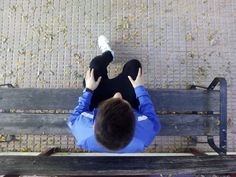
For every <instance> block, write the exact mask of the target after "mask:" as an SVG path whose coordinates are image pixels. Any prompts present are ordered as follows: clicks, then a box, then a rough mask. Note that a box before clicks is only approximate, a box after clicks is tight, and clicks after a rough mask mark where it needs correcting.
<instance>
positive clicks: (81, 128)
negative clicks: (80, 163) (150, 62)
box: [67, 35, 161, 153]
mask: <svg viewBox="0 0 236 177" xmlns="http://www.w3.org/2000/svg"><path fill="white" fill-rule="evenodd" d="M108 42H109V41H108V40H107V38H106V37H105V36H103V35H101V36H99V38H98V45H99V48H100V49H101V51H102V55H99V56H96V57H95V58H94V59H93V60H92V61H91V62H90V67H89V70H88V71H87V73H86V76H85V79H84V80H83V85H84V88H85V89H84V91H83V95H82V96H80V97H79V101H78V105H77V106H76V107H75V109H74V111H73V113H72V114H71V116H70V117H69V120H68V123H67V124H68V126H69V128H70V130H71V132H72V134H73V135H74V137H75V138H76V141H77V145H78V146H79V147H81V148H83V149H85V150H88V151H93V152H115V153H126V152H143V151H144V149H145V148H146V147H148V146H149V145H150V144H151V142H152V141H153V139H154V138H155V136H156V135H157V134H158V133H159V131H160V127H161V125H160V120H159V117H158V116H157V115H156V113H155V109H154V106H153V103H152V101H151V99H150V97H149V94H148V92H147V91H146V90H145V88H144V85H143V84H144V83H143V74H142V69H141V68H142V66H141V63H140V62H139V61H138V60H136V59H132V60H130V61H128V62H127V63H126V64H125V65H124V67H123V71H122V72H121V73H120V74H119V75H118V76H117V77H115V78H112V79H109V78H108V75H107V66H108V65H109V63H111V62H112V61H113V57H114V52H113V51H112V50H111V48H110V46H109V45H108Z"/></svg>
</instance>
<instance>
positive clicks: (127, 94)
mask: <svg viewBox="0 0 236 177" xmlns="http://www.w3.org/2000/svg"><path fill="white" fill-rule="evenodd" d="M139 68H142V65H141V63H140V62H139V61H138V60H136V59H132V60H130V61H128V62H127V63H126V64H125V65H124V67H123V71H122V73H121V74H120V75H119V76H117V78H115V79H114V81H113V83H114V84H115V85H116V86H117V88H119V89H118V90H116V91H119V92H120V93H121V94H122V97H123V99H125V100H127V101H128V102H129V103H130V104H131V106H132V107H133V108H135V109H138V106H139V101H138V99H136V94H135V91H134V88H133V86H132V84H131V83H130V81H129V79H128V76H131V77H132V78H133V80H135V79H136V77H137V74H138V69H139Z"/></svg>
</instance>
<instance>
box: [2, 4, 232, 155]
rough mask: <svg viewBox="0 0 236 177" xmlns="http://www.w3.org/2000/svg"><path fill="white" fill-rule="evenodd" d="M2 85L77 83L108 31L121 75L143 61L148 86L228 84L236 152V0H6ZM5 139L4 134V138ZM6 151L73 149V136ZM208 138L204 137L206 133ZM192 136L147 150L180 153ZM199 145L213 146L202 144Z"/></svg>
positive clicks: (114, 70) (114, 69)
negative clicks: (216, 80)
mask: <svg viewBox="0 0 236 177" xmlns="http://www.w3.org/2000/svg"><path fill="white" fill-rule="evenodd" d="M0 22H1V23H0V83H12V84H13V85H16V86H18V87H21V88H26V87H32V88H36V87H37V88H48V87H51V88H79V87H82V77H83V74H84V72H85V71H86V70H87V68H88V64H89V61H90V60H91V59H92V58H93V57H94V56H96V55H98V54H100V51H99V49H98V46H97V37H98V36H99V35H100V34H104V35H106V36H107V37H108V38H109V40H110V41H111V46H112V48H113V50H114V51H115V61H114V63H112V64H111V65H110V66H109V75H110V77H114V76H116V75H117V74H118V73H119V72H120V71H121V68H122V66H123V64H124V63H125V62H126V61H128V60H129V59H132V58H136V59H139V60H140V61H141V62H142V64H143V68H144V78H145V80H146V87H149V88H186V87H187V86H188V85H191V84H193V83H195V84H200V85H205V86H207V85H209V83H210V82H211V81H212V80H213V79H214V77H225V78H226V79H227V82H228V126H229V128H228V150H229V151H236V135H235V134H236V123H235V122H236V85H235V83H236V70H235V68H236V60H235V59H236V1H234V0H165V1H164V0H1V2H0ZM4 138H5V137H3V136H2V139H4ZM17 139H19V141H15V142H11V143H0V151H41V150H44V149H45V148H47V147H49V146H61V147H62V148H65V149H68V148H69V149H70V150H71V151H75V149H74V148H75V142H74V139H73V137H60V136H45V135H43V136H32V135H17ZM200 140H202V141H206V140H205V138H204V137H202V138H200ZM188 144H189V141H188V138H186V137H162V138H160V137H157V138H156V140H155V141H154V142H153V145H152V146H151V147H150V148H149V149H148V150H147V151H148V152H179V151H182V150H183V149H184V147H186V146H188ZM197 148H198V149H202V150H204V151H210V149H209V148H208V146H206V145H205V144H204V143H201V144H198V145H197Z"/></svg>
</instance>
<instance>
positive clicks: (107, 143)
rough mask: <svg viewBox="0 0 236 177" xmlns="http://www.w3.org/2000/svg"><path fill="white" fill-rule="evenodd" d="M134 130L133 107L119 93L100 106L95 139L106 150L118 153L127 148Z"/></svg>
mask: <svg viewBox="0 0 236 177" xmlns="http://www.w3.org/2000/svg"><path fill="white" fill-rule="evenodd" d="M134 130H135V116H134V113H133V110H132V107H131V106H130V104H129V103H128V102H127V101H125V100H124V99H123V98H122V95H121V94H120V93H119V92H118V93H116V94H115V95H114V96H113V97H112V98H110V99H108V100H105V101H103V102H102V103H101V104H100V105H99V106H98V112H97V115H96V122H95V137H96V140H97V141H98V142H99V143H100V144H101V145H102V146H104V147H105V148H106V149H108V150H112V151H116V150H120V149H122V148H124V147H125V146H127V145H128V144H129V142H130V141H131V140H132V138H133V135H134Z"/></svg>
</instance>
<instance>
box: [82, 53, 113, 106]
mask: <svg viewBox="0 0 236 177" xmlns="http://www.w3.org/2000/svg"><path fill="white" fill-rule="evenodd" d="M112 60H113V56H112V54H111V52H110V51H106V52H104V53H103V54H102V55H99V56H96V57H95V58H93V59H92V61H91V62H90V64H89V68H90V69H92V68H93V69H94V78H95V80H97V79H98V77H99V76H102V80H101V82H100V84H99V86H98V87H97V88H96V90H94V93H93V97H92V99H91V104H90V110H93V109H94V108H95V107H97V106H98V104H99V103H100V102H101V101H103V100H106V99H107V98H109V96H110V95H108V93H109V90H110V89H109V88H107V87H108V86H109V85H110V84H108V82H109V79H108V76H107V66H108V65H109V63H110V62H111V61H112ZM83 86H84V87H85V79H84V80H83Z"/></svg>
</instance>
